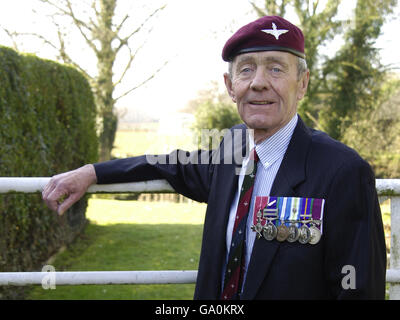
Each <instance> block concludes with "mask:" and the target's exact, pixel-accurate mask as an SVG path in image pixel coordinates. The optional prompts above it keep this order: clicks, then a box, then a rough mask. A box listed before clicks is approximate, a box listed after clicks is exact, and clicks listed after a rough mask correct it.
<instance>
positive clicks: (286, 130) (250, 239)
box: [226, 114, 298, 279]
mask: <svg viewBox="0 0 400 320" xmlns="http://www.w3.org/2000/svg"><path fill="white" fill-rule="evenodd" d="M297 119H298V116H297V114H296V115H295V116H294V117H293V118H292V119H291V120H290V121H289V122H288V123H287V124H286V125H285V126H284V127H283V128H281V129H279V130H278V131H277V132H276V133H275V134H274V135H272V136H271V137H269V138H268V139H265V140H264V141H262V142H261V143H259V144H257V145H256V146H255V148H256V151H257V154H258V157H259V159H260V160H259V162H258V164H257V174H256V178H255V182H254V189H253V194H252V198H251V204H250V209H249V210H250V211H249V216H248V220H247V230H246V257H245V259H246V260H245V268H246V273H247V268H248V265H249V261H250V256H251V252H252V250H253V245H254V240H255V238H256V233H255V232H253V231H252V230H251V226H252V224H253V211H254V203H255V198H256V196H268V195H270V192H271V188H272V184H273V182H274V180H275V177H276V174H277V172H278V170H279V167H280V165H281V163H282V160H283V156H284V155H285V152H286V149H287V147H288V145H289V142H290V139H291V138H292V135H293V131H294V128H295V127H296V125H297ZM254 144H255V143H254V137H250V141H249V146H250V148H249V150H252V149H253V147H254ZM248 161H249V158H248V157H247V158H245V159H244V161H243V166H242V170H241V174H240V176H239V179H238V180H239V181H238V188H237V191H236V194H235V197H234V198H233V201H232V205H231V209H230V213H229V221H228V227H227V233H226V248H227V256H226V261H228V255H229V248H230V246H231V241H232V230H233V225H234V223H235V216H236V210H237V206H238V202H239V190H240V189H241V187H242V183H243V179H244V175H243V173H244V172H245V169H246V166H247V163H248ZM246 273H245V275H244V279H246Z"/></svg>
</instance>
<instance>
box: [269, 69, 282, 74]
mask: <svg viewBox="0 0 400 320" xmlns="http://www.w3.org/2000/svg"><path fill="white" fill-rule="evenodd" d="M271 70H272V72H274V73H279V72H281V69H279V68H272V69H271Z"/></svg>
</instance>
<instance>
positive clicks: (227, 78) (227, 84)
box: [224, 72, 236, 103]
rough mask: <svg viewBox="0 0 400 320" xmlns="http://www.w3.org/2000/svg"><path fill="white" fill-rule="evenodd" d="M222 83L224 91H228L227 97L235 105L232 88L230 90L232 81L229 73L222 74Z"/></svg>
mask: <svg viewBox="0 0 400 320" xmlns="http://www.w3.org/2000/svg"><path fill="white" fill-rule="evenodd" d="M224 81H225V87H226V90H227V91H228V94H229V96H230V97H231V99H232V101H233V102H234V103H236V98H235V94H234V92H233V88H232V79H231V76H230V75H229V73H227V72H226V73H224Z"/></svg>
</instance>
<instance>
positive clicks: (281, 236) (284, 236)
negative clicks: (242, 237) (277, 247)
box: [251, 210, 321, 244]
mask: <svg viewBox="0 0 400 320" xmlns="http://www.w3.org/2000/svg"><path fill="white" fill-rule="evenodd" d="M261 216H262V214H261V210H260V211H258V213H257V223H256V224H255V225H252V226H251V229H252V230H253V231H255V232H257V239H260V238H261V237H264V238H265V239H266V240H268V241H272V240H274V239H276V240H278V241H280V242H283V241H285V240H286V241H288V242H296V241H299V242H300V243H301V244H307V243H309V244H316V243H318V242H319V240H320V239H321V231H320V230H319V228H318V227H316V225H320V224H321V221H320V220H313V219H310V217H309V219H305V220H296V221H285V220H280V221H281V224H280V225H279V226H278V227H276V226H275V224H274V223H273V221H274V220H278V218H277V217H265V216H264V219H266V220H267V222H266V223H265V225H264V226H263V225H262V224H261ZM286 222H289V224H290V225H289V226H286V225H285V223H286ZM297 223H301V224H302V226H301V227H300V228H297V226H296V224H297ZM307 224H309V225H310V226H309V227H308V226H307Z"/></svg>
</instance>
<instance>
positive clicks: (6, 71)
mask: <svg viewBox="0 0 400 320" xmlns="http://www.w3.org/2000/svg"><path fill="white" fill-rule="evenodd" d="M95 119H96V108H95V104H94V99H93V95H92V92H91V89H90V87H89V84H88V82H87V81H86V79H85V78H84V77H83V76H82V75H81V74H80V73H79V72H78V71H77V70H75V69H74V68H72V67H69V66H65V65H61V64H58V63H56V62H53V61H49V60H43V59H40V58H38V57H36V56H33V55H25V54H19V53H17V52H15V51H14V50H11V49H9V48H6V47H1V46H0V128H1V130H0V176H2V177H12V176H14V177H29V176H33V177H50V176H52V175H55V174H57V173H60V172H64V171H68V170H71V169H75V168H77V167H79V166H81V165H83V164H85V163H90V162H95V161H97V159H98V140H97V136H96V122H95ZM86 204H87V200H86V199H83V200H81V201H80V202H78V203H77V204H76V205H75V206H74V207H73V208H71V209H70V210H69V211H68V212H67V213H66V214H64V215H63V216H62V217H59V216H58V215H57V214H55V213H54V212H52V211H50V210H48V209H47V208H46V207H45V205H44V204H43V202H42V199H41V195H40V194H32V195H22V194H7V195H0V271H3V272H4V271H8V272H14V271H29V270H40V268H41V266H42V265H43V263H44V262H45V261H46V259H47V258H49V256H50V255H51V254H53V253H54V252H56V251H57V249H58V248H60V246H62V245H65V244H67V243H69V242H70V241H72V240H73V239H74V237H75V236H76V235H77V234H79V232H80V231H81V230H82V228H83V226H84V225H85V223H86V219H85V216H84V211H85V209H86ZM7 288H8V290H5V289H7ZM11 288H12V287H3V288H1V287H0V298H9V297H13V296H15V297H17V295H15V294H14V293H15V292H16V291H18V290H15V287H14V290H10V289H11Z"/></svg>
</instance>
